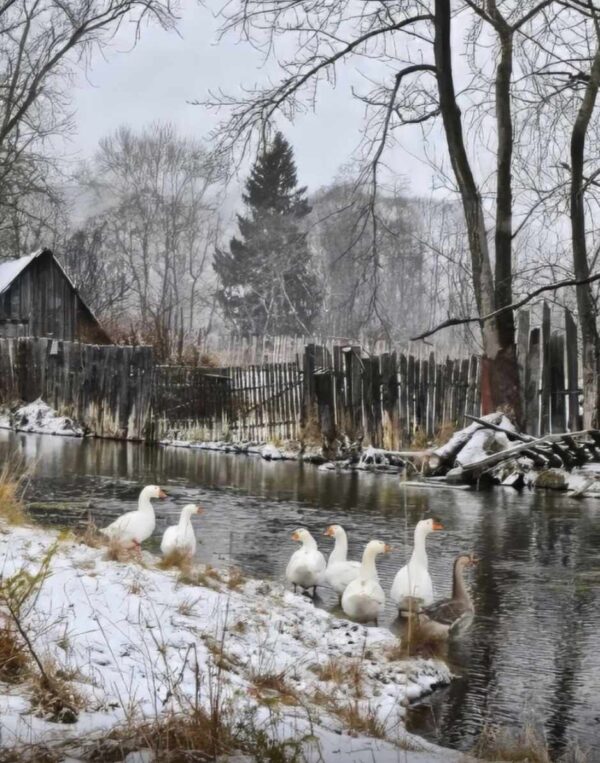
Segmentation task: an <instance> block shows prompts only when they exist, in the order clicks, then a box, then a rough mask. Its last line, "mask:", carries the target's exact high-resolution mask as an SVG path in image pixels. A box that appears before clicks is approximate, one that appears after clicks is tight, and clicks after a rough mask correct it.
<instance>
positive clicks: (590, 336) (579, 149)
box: [571, 47, 600, 429]
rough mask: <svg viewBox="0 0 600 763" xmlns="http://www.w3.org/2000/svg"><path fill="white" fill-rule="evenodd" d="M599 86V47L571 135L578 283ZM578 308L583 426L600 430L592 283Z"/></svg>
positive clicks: (599, 360) (584, 270)
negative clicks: (588, 145) (589, 142)
mask: <svg viewBox="0 0 600 763" xmlns="http://www.w3.org/2000/svg"><path fill="white" fill-rule="evenodd" d="M599 85H600V47H599V48H598V49H597V50H596V54H595V56H594V60H593V63H592V69H591V72H590V79H589V80H588V83H587V86H586V89H585V93H584V96H583V100H582V102H581V105H580V107H579V111H578V112H577V117H576V119H575V122H574V124H573V131H572V132H571V235H572V239H573V270H574V273H575V278H576V279H577V280H581V279H585V278H589V276H590V266H589V263H588V258H587V242H586V235H585V198H584V194H585V186H584V179H583V171H584V161H585V139H586V134H587V129H588V125H589V122H590V119H591V117H592V113H593V111H594V106H595V103H596V96H597V95H598V86H599ZM576 290H577V308H578V312H579V323H580V325H581V340H582V356H583V426H584V428H585V429H588V428H594V429H596V428H598V425H599V424H600V416H599V411H600V400H599V391H600V390H599V385H598V374H599V373H600V340H599V337H598V327H597V324H596V318H597V316H596V306H595V304H594V299H593V297H592V289H591V287H590V284H581V285H579V286H577V287H576Z"/></svg>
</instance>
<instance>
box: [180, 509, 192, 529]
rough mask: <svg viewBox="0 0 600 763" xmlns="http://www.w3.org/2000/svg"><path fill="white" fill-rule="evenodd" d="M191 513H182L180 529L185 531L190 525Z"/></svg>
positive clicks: (184, 511)
mask: <svg viewBox="0 0 600 763" xmlns="http://www.w3.org/2000/svg"><path fill="white" fill-rule="evenodd" d="M190 520H191V517H190V513H189V511H186V510H185V509H184V510H183V511H182V512H181V516H180V517H179V527H180V529H181V530H184V529H185V528H186V527H187V526H188V525H189V524H190Z"/></svg>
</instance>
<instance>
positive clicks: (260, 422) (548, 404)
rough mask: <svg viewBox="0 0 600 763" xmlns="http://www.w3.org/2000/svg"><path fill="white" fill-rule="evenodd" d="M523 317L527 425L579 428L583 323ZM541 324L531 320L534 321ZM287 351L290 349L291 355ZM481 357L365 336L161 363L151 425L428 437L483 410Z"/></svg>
mask: <svg viewBox="0 0 600 763" xmlns="http://www.w3.org/2000/svg"><path fill="white" fill-rule="evenodd" d="M538 312H540V311H539V310H538V311H536V310H534V311H532V312H529V311H522V312H521V313H520V314H519V317H518V341H517V345H518V359H519V365H520V372H521V382H522V389H523V410H524V418H525V421H526V424H527V426H526V429H527V431H528V432H529V433H530V434H533V435H540V434H546V433H548V432H565V431H569V430H577V429H578V428H580V426H581V422H580V414H579V397H580V394H581V389H580V388H579V385H578V378H579V369H578V362H577V328H576V325H575V322H574V320H573V317H572V316H571V314H570V313H569V312H568V311H562V312H560V313H555V315H554V319H555V321H554V322H555V325H554V326H553V325H552V320H551V318H552V316H551V311H550V308H549V306H548V305H547V304H545V303H544V304H543V305H542V308H541V319H540V320H539V321H537V319H536V314H537V313H538ZM536 321H537V322H538V323H539V325H533V324H535V323H536ZM288 357H289V356H288ZM481 366H482V363H481V358H480V357H479V356H478V355H470V356H469V357H464V358H454V359H452V358H447V357H446V358H443V359H439V358H437V357H436V355H435V353H434V352H425V351H424V350H423V349H422V350H421V353H420V354H419V353H417V352H412V353H410V352H382V353H379V354H374V353H369V352H367V351H366V350H365V349H364V347H362V346H361V345H358V344H338V345H335V344H331V343H329V344H328V345H323V344H317V343H310V344H308V345H306V346H303V348H302V351H301V352H298V353H297V354H296V358H295V360H293V361H292V360H289V359H288V360H287V361H286V362H279V363H263V364H252V365H247V366H231V367H224V368H219V369H182V368H177V367H160V368H159V369H157V373H156V383H155V396H154V403H153V407H154V415H155V427H154V431H155V432H156V433H158V435H157V436H164V435H165V434H167V433H170V434H171V435H173V434H174V435H175V436H179V437H185V438H188V437H190V436H196V437H198V438H199V439H205V440H206V439H212V440H214V439H221V438H223V437H228V438H231V439H233V440H241V441H243V440H252V441H278V440H298V439H305V438H306V437H307V436H310V437H311V438H312V439H313V440H315V439H321V438H322V439H323V440H324V441H329V442H332V441H333V440H334V439H335V438H338V437H347V438H348V439H349V440H350V441H361V442H362V443H363V444H364V445H366V444H371V445H374V446H376V447H383V448H386V449H390V450H398V449H399V448H403V447H407V446H410V445H411V444H415V442H418V443H423V442H424V441H428V440H431V439H432V438H434V437H436V436H437V435H439V433H440V430H442V428H444V429H445V430H449V429H451V428H452V429H456V428H460V427H463V426H466V425H467V424H469V422H470V419H469V418H468V417H469V416H480V415H481V413H482V407H481Z"/></svg>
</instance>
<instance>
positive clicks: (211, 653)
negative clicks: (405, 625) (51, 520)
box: [0, 525, 462, 763]
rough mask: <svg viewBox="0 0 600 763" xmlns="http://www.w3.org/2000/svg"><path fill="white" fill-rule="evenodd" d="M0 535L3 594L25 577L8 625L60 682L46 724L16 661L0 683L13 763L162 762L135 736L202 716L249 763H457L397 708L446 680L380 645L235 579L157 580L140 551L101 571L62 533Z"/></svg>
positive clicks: (95, 552) (4, 739)
mask: <svg viewBox="0 0 600 763" xmlns="http://www.w3.org/2000/svg"><path fill="white" fill-rule="evenodd" d="M0 532H1V535H0V556H1V558H2V568H3V580H4V583H3V589H2V590H3V591H4V594H5V595H6V592H7V591H8V590H13V591H14V590H16V589H18V587H19V585H20V583H19V581H21V582H22V581H23V580H26V581H35V580H36V576H37V577H38V578H39V580H37V582H35V583H34V584H33V585H32V589H31V592H30V596H29V597H28V598H27V601H26V602H25V603H24V604H23V605H22V607H21V609H20V612H21V614H20V621H21V625H22V627H23V629H24V632H25V633H26V634H27V637H28V639H29V641H30V642H31V644H32V645H33V649H34V651H35V656H36V658H37V659H39V660H40V662H41V665H43V666H44V667H45V670H47V671H48V674H49V676H50V678H51V679H52V680H55V679H56V681H57V685H58V683H59V684H60V687H61V693H62V695H63V697H66V699H64V704H65V706H66V709H67V710H66V712H65V713H64V714H63V716H61V720H63V721H69V722H68V723H66V722H57V721H58V716H60V712H58V711H57V705H56V703H55V702H53V701H52V702H50V701H48V697H46V699H45V700H44V699H43V698H41V697H40V689H39V687H40V675H39V673H40V670H39V668H38V667H37V665H36V663H35V660H32V655H30V654H26V659H27V663H28V664H27V667H26V669H24V671H23V673H22V675H20V676H19V675H18V676H17V679H18V680H15V681H14V682H13V683H8V682H6V680H5V681H4V682H3V683H0V729H1V737H0V738H1V746H2V748H3V749H4V751H6V750H7V749H13V750H17V749H18V748H19V747H21V746H24V747H23V749H22V750H21V752H19V753H17V755H18V756H19V757H18V759H21V760H26V759H27V754H26V752H25V750H29V751H31V750H32V749H33V748H32V745H33V746H35V745H45V746H47V747H48V748H49V749H50V750H53V749H54V750H60V753H61V755H63V756H64V755H67V754H68V755H69V756H70V757H71V758H75V759H76V760H89V759H91V757H92V752H93V751H94V750H96V751H97V749H98V745H99V744H102V745H106V744H109V745H110V744H112V745H113V746H114V747H118V748H119V749H122V750H123V751H124V752H127V753H129V752H133V751H135V749H140V745H141V748H143V749H146V748H149V750H150V751H152V750H154V753H153V755H150V756H149V757H147V758H146V760H159V759H161V760H162V759H163V758H162V757H160V755H159V756H158V757H157V756H156V755H155V753H156V752H157V751H158V750H160V749H161V747H160V745H161V744H162V743H164V739H163V740H162V742H161V741H160V735H159V734H158V732H157V733H156V734H154V735H153V734H150V733H149V732H148V727H147V724H148V723H150V724H155V727H156V728H158V725H160V722H161V721H162V722H164V721H165V719H167V718H168V719H174V718H177V717H189V716H190V714H192V715H194V714H195V715H194V717H198V712H200V711H201V713H202V717H208V718H213V720H214V718H215V713H217V714H218V716H219V717H218V719H217V720H218V721H219V723H220V724H222V726H223V728H222V729H221V733H223V735H227V737H228V740H229V742H228V744H229V745H231V744H233V746H234V747H237V749H235V750H233V749H232V750H228V751H230V752H237V751H240V750H241V751H242V752H244V751H245V752H246V753H247V754H249V755H250V759H254V758H252V745H256V744H258V743H259V742H260V744H263V745H271V746H273V745H280V746H282V749H283V748H285V749H286V750H288V751H290V750H293V749H297V750H298V754H299V755H300V754H301V755H302V756H303V757H302V758H300V757H299V758H298V759H306V760H325V761H329V760H340V761H341V760H344V761H357V763H358V761H363V760H364V761H367V760H368V761H372V760H373V759H376V760H377V761H388V760H389V761H392V760H394V761H396V760H397V759H398V756H399V755H400V754H401V755H402V759H403V760H407V761H411V762H412V761H415V763H416V762H417V761H423V762H424V761H435V760H439V761H442V760H444V761H452V760H457V761H458V760H460V759H462V756H461V755H459V754H458V753H454V752H452V751H449V750H441V748H438V747H435V746H433V745H430V744H428V743H427V742H425V741H423V740H422V739H420V738H419V737H416V736H414V735H411V734H408V733H407V732H406V730H405V727H404V722H403V719H404V716H405V713H406V706H407V704H408V703H409V702H411V701H412V700H415V699H417V698H419V697H421V696H423V695H424V694H426V693H428V692H430V691H431V690H432V689H433V688H434V687H435V686H438V685H441V684H444V683H447V682H448V681H449V680H450V675H449V672H448V670H447V668H446V666H445V665H444V664H443V663H440V662H437V661H432V660H414V659H411V660H398V659H396V658H395V652H397V647H398V641H397V639H396V638H395V637H394V636H393V635H392V634H391V633H390V632H389V631H386V630H384V629H382V628H364V627H363V626H359V625H355V624H352V623H349V622H347V621H343V620H339V619H336V618H334V617H332V616H330V615H329V614H328V613H326V612H324V611H323V610H319V609H316V608H314V606H313V605H312V603H311V602H310V601H309V600H307V599H306V598H305V597H302V596H297V595H295V594H292V593H290V592H289V591H286V590H285V589H284V588H283V586H281V585H279V584H277V583H272V582H265V581H259V580H252V579H246V578H244V577H243V575H242V574H241V573H239V572H238V571H235V570H229V571H225V570H216V569H214V568H211V567H207V566H204V565H198V566H195V567H193V568H192V569H189V570H187V571H186V572H185V573H181V572H180V571H178V570H170V571H165V570H161V569H159V568H157V566H156V563H157V561H158V560H157V559H156V558H155V557H153V556H152V555H150V554H147V553H144V554H143V557H142V560H141V563H137V562H134V561H120V562H119V561H109V560H107V558H106V556H107V549H106V548H92V547H90V546H88V545H86V544H85V543H83V542H81V541H80V540H77V539H76V538H74V537H73V536H71V535H70V534H69V533H56V532H51V531H48V530H41V529H36V528H31V527H9V526H6V525H2V526H0ZM40 571H41V572H40ZM11 581H12V582H13V584H14V583H15V581H16V588H15V585H11ZM4 615H5V622H4V625H5V626H6V624H7V623H10V618H7V617H6V610H5V611H4ZM17 640H18V639H17ZM21 644H22V640H21ZM25 652H26V653H27V649H25ZM5 679H6V676H5ZM52 715H54V716H55V717H54V719H53V720H52V719H51V716H52ZM240 721H241V722H242V725H243V727H244V731H243V734H242V732H241V731H240V729H239V728H238V726H239V723H240ZM142 727H144V729H145V731H144V733H143V734H142V733H141V732H140V728H142ZM236 729H237V730H236ZM111 740H112V741H111ZM142 742H143V744H142ZM171 743H173V741H172V740H171ZM400 751H401V752H400ZM36 754H37V753H36ZM124 757H125V756H124ZM15 759H17V758H15ZM29 759H31V760H34V759H36V758H35V754H34V756H33V757H31V754H30V758H29ZM111 759H118V758H111ZM164 759H167V758H164ZM290 759H293V758H291V757H290Z"/></svg>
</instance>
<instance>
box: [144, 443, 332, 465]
mask: <svg viewBox="0 0 600 763" xmlns="http://www.w3.org/2000/svg"><path fill="white" fill-rule="evenodd" d="M159 444H160V445H163V446H169V447H173V448H191V449H192V450H213V451H217V452H219V453H236V454H240V455H246V456H260V457H261V458H264V459H265V461H307V462H310V463H317V464H322V463H323V462H324V461H325V460H326V459H325V457H324V455H323V451H322V449H321V448H319V447H304V446H302V445H301V444H300V443H298V442H296V441H289V442H286V443H284V444H282V445H275V443H272V442H254V441H246V442H235V441H234V442H232V441H229V440H200V441H197V440H178V439H177V438H165V439H163V440H161V441H160V443H159Z"/></svg>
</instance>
